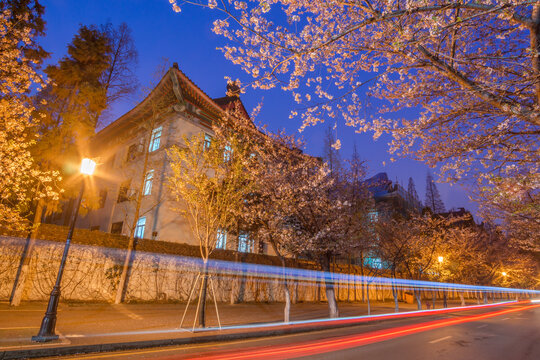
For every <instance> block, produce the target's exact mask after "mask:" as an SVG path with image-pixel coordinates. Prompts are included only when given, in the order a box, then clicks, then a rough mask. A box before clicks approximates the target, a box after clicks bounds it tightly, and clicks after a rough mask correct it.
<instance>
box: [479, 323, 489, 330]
mask: <svg viewBox="0 0 540 360" xmlns="http://www.w3.org/2000/svg"><path fill="white" fill-rule="evenodd" d="M486 326H487V324H484V325H480V326H479V327H477V329H481V328H485V327H486Z"/></svg>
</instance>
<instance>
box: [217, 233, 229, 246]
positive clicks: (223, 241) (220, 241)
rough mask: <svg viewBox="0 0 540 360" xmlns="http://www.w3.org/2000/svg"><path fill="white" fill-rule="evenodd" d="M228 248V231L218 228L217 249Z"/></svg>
mask: <svg viewBox="0 0 540 360" xmlns="http://www.w3.org/2000/svg"><path fill="white" fill-rule="evenodd" d="M226 248H227V231H225V230H218V232H217V241H216V249H226Z"/></svg>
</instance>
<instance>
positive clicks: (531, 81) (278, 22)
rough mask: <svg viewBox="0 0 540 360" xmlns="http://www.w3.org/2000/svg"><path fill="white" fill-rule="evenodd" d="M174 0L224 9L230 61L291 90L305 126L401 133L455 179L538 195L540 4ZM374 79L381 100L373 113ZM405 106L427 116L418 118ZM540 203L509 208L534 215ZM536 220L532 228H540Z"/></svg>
mask: <svg viewBox="0 0 540 360" xmlns="http://www.w3.org/2000/svg"><path fill="white" fill-rule="evenodd" d="M171 3H172V4H173V9H174V10H175V11H177V12H178V11H180V9H181V6H182V5H183V4H191V5H199V6H203V7H208V8H211V9H215V11H217V12H218V13H219V14H222V15H223V17H222V18H220V19H217V20H215V22H214V27H213V31H214V32H215V33H216V34H220V35H222V36H223V37H225V38H226V39H228V40H229V41H230V44H228V45H226V46H223V47H222V51H223V53H224V55H225V57H226V58H227V59H229V60H231V61H232V62H234V63H235V64H238V65H240V66H241V67H242V69H243V70H244V71H245V72H246V73H247V74H249V75H251V77H252V78H253V82H252V85H253V86H254V87H257V88H262V89H270V88H275V87H281V89H283V90H286V91H290V92H291V94H292V96H293V98H294V99H295V101H296V102H297V103H298V104H299V108H300V109H294V110H292V111H291V118H295V117H300V118H301V120H302V127H305V126H310V125H314V124H317V123H319V122H323V121H324V120H327V119H331V120H332V121H334V119H337V118H340V117H342V118H343V119H344V120H345V123H346V124H347V125H350V126H352V127H354V128H355V130H356V131H369V130H371V131H373V132H374V136H375V137H376V138H377V137H379V136H380V135H381V134H383V133H389V134H390V135H391V136H392V137H393V139H392V141H391V142H390V151H391V153H395V154H397V155H400V156H410V157H413V158H415V159H418V160H421V161H424V162H426V163H427V164H428V165H430V166H436V165H440V166H441V172H442V175H443V178H444V179H445V180H447V181H456V180H461V181H469V180H472V181H474V182H475V183H476V185H477V186H478V187H479V191H481V192H484V191H488V193H489V192H491V191H496V192H497V193H500V196H502V197H509V198H513V197H514V196H515V195H516V194H515V193H513V192H512V188H511V186H510V187H509V188H507V185H512V184H514V183H520V184H521V185H523V186H528V188H527V190H528V191H532V192H533V193H534V194H535V195H536V194H537V192H538V182H539V176H540V175H539V174H540V169H539V167H538V164H540V159H539V147H538V144H539V143H540V142H539V141H538V135H539V134H540V82H539V81H538V78H539V76H540V55H539V53H540V4H539V3H538V2H537V1H531V0H523V1H520V0H510V1H495V0H482V1H472V2H471V1H410V0H392V1H386V0H384V1H383V0H362V1H352V2H351V1H335V0H334V1H311V2H306V1H300V0H286V1H285V0H265V1H237V0H229V1H224V2H219V3H218V2H216V1H208V2H206V1H203V0H200V1H197V0H191V1H190V0H187V1H180V0H174V1H173V0H171ZM366 73H370V74H373V75H372V77H371V78H368V76H369V75H368V76H366ZM366 84H369V85H370V87H369V88H368V89H367V95H368V96H374V97H376V98H378V99H380V104H381V105H380V106H379V107H378V114H375V115H372V116H371V117H367V116H365V115H364V114H365V113H364V110H365V105H364V102H365V101H364V100H363V98H362V95H363V87H364V86H365V85H366ZM405 109H418V110H419V115H418V116H416V117H414V118H412V119H411V118H410V117H408V116H405V115H403V112H401V111H402V110H405ZM494 189H495V190H494ZM507 190H509V191H510V192H509V193H506V191H507ZM485 200H488V201H489V200H490V198H489V197H488V198H487V199H485ZM495 201H497V199H495ZM495 205H496V207H498V206H497V203H496V204H495ZM533 206H536V207H538V203H537V202H535V203H534V205H533ZM528 209H529V205H528V204H526V205H525V208H524V209H512V210H511V212H510V213H505V210H504V208H501V207H499V210H500V211H502V214H499V215H500V216H502V217H504V216H506V214H508V215H510V216H513V215H514V214H515V215H517V216H518V217H521V216H522V214H524V216H525V217H528V216H529V215H531V214H530V213H528ZM533 215H535V218H534V219H533V220H532V223H531V222H526V223H525V222H523V224H522V225H523V226H532V227H534V226H537V225H538V221H539V220H538V217H537V215H536V214H533ZM529 240H530V239H529Z"/></svg>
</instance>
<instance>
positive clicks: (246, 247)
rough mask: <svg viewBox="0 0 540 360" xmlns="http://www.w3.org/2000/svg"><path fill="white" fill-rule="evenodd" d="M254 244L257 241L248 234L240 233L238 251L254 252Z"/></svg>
mask: <svg viewBox="0 0 540 360" xmlns="http://www.w3.org/2000/svg"><path fill="white" fill-rule="evenodd" d="M254 245H255V241H254V240H253V239H250V238H249V236H248V234H246V233H240V235H238V251H240V252H245V253H247V252H253V247H254Z"/></svg>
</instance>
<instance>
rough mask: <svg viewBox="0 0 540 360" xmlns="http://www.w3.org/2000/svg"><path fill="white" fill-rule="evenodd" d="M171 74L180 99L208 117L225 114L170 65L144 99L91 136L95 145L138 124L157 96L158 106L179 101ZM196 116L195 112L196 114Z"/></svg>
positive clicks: (145, 116) (214, 117) (223, 110)
mask: <svg viewBox="0 0 540 360" xmlns="http://www.w3.org/2000/svg"><path fill="white" fill-rule="evenodd" d="M171 76H175V77H176V79H177V80H178V85H179V87H180V91H181V94H182V97H183V101H185V102H189V103H191V104H192V105H194V106H195V108H197V109H201V110H202V111H203V113H204V114H205V115H206V116H208V117H209V118H210V119H211V120H216V119H219V118H220V117H221V116H222V115H223V114H224V113H225V110H226V109H224V108H222V107H221V106H220V105H219V104H217V103H216V102H215V101H214V100H213V99H212V98H210V96H208V95H207V94H206V93H205V92H204V91H202V90H201V89H200V88H199V87H198V86H197V85H196V84H195V83H193V81H191V79H190V78H188V77H187V76H186V75H185V74H184V73H183V72H182V71H181V70H179V69H177V68H176V67H171V68H170V69H169V71H167V73H166V74H165V75H164V76H163V78H162V79H161V80H160V81H159V83H158V84H157V85H156V87H155V88H154V89H153V90H152V91H151V92H150V94H148V96H146V98H145V99H144V100H142V101H141V102H140V103H139V104H137V105H136V106H135V107H134V108H133V109H131V110H130V111H128V112H127V113H125V114H124V115H122V116H121V117H119V118H118V119H116V120H115V121H113V122H112V123H110V124H109V125H107V126H106V127H104V128H103V129H102V130H100V131H99V132H97V133H96V134H95V135H94V137H93V139H92V141H93V142H94V144H96V143H97V144H104V143H106V142H107V141H108V139H110V138H113V137H116V136H118V135H119V134H123V133H124V132H126V131H128V130H130V129H132V128H135V127H137V125H138V124H139V123H140V122H141V121H142V120H144V119H145V118H148V117H149V116H151V115H152V103H153V102H157V101H158V99H159V101H160V102H162V103H161V104H160V106H171V105H174V104H176V103H178V102H180V101H181V99H179V98H177V96H176V95H175V93H174V90H173V80H172V78H171ZM242 107H243V105H242ZM195 116H197V115H196V114H195Z"/></svg>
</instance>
